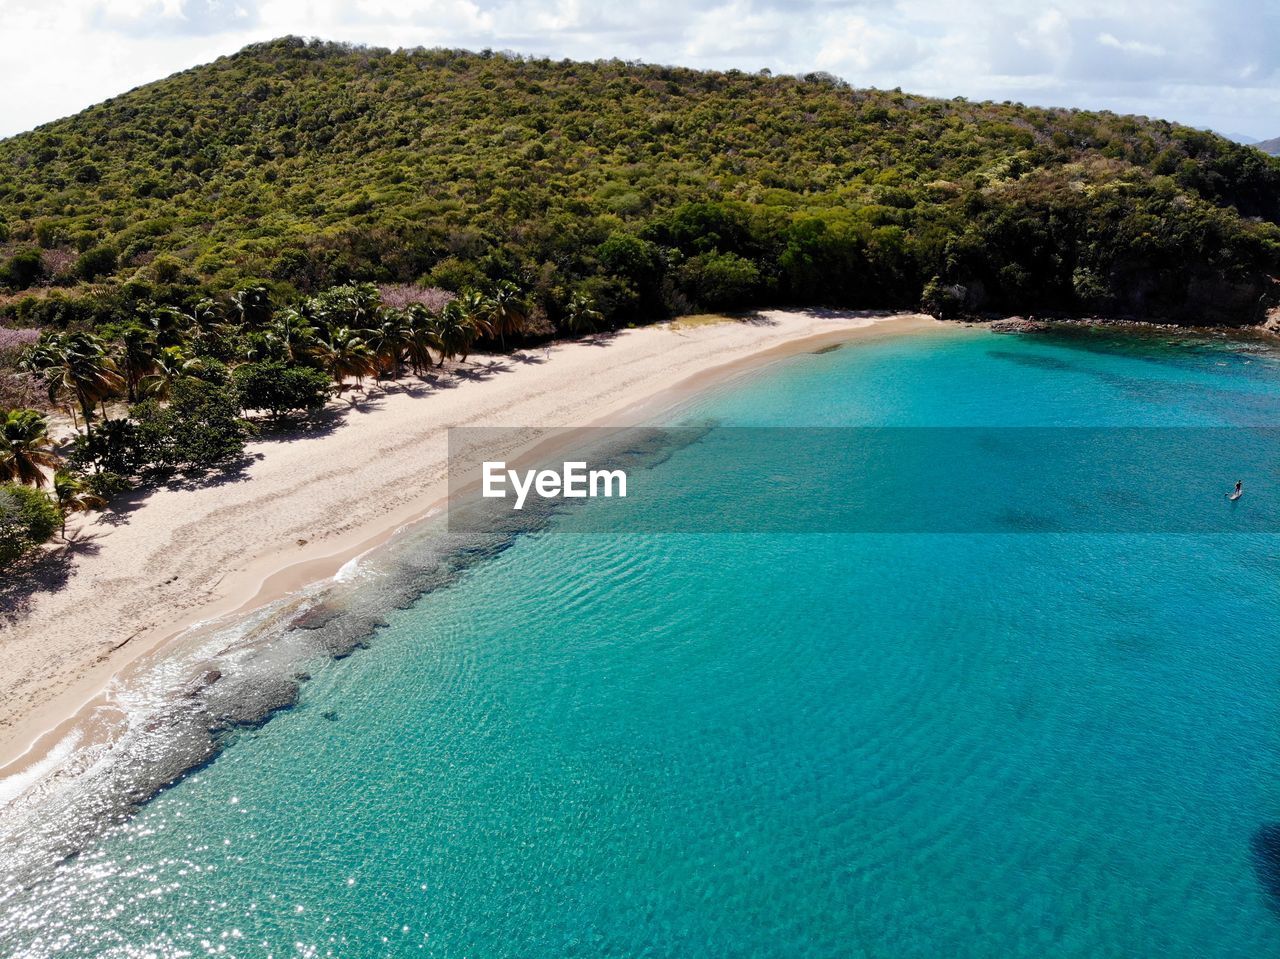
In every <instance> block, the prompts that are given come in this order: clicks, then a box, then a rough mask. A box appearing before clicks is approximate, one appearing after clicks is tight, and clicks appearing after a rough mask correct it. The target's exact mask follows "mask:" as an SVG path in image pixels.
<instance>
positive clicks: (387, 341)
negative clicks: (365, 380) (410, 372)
mask: <svg viewBox="0 0 1280 959" xmlns="http://www.w3.org/2000/svg"><path fill="white" fill-rule="evenodd" d="M407 337H408V331H407V330H406V329H405V318H404V313H403V312H401V311H400V310H382V311H381V312H380V313H379V314H378V317H377V319H376V321H375V322H374V324H373V326H371V327H370V328H369V330H368V331H367V332H366V334H365V342H366V343H368V345H369V351H370V352H371V353H372V354H373V362H374V366H375V367H376V371H377V373H378V374H379V375H383V374H390V375H391V377H392V378H393V379H394V378H395V377H398V376H399V375H400V363H401V360H402V358H403V357H404V346H405V340H406V339H407Z"/></svg>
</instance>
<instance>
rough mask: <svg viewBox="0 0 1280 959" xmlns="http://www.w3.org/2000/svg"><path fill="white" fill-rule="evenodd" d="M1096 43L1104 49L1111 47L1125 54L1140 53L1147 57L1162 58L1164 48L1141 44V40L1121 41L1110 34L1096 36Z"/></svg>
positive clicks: (1151, 44)
mask: <svg viewBox="0 0 1280 959" xmlns="http://www.w3.org/2000/svg"><path fill="white" fill-rule="evenodd" d="M1098 42H1099V43H1101V44H1102V45H1103V46H1104V47H1112V48H1113V49H1116V50H1122V51H1123V52H1125V53H1140V54H1142V55H1144V56H1148V57H1161V56H1164V48H1163V47H1160V46H1158V45H1156V44H1154V43H1143V42H1142V41H1141V40H1121V39H1119V38H1118V37H1116V36H1115V34H1112V33H1100V34H1098Z"/></svg>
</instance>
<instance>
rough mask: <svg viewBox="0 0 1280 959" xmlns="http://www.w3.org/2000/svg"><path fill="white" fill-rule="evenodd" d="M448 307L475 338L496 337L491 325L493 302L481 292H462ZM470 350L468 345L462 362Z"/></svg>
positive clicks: (492, 321) (473, 290)
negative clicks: (456, 314)
mask: <svg viewBox="0 0 1280 959" xmlns="http://www.w3.org/2000/svg"><path fill="white" fill-rule="evenodd" d="M455 304H456V306H455ZM449 306H454V307H455V310H456V311H457V313H458V314H460V316H461V317H462V318H463V320H464V321H465V322H466V323H467V324H468V325H469V326H470V327H471V328H472V329H473V330H474V331H475V335H476V336H494V335H496V328H495V327H494V325H493V323H494V320H493V302H492V301H491V300H490V299H489V298H488V297H487V296H485V295H484V293H483V292H482V291H481V290H475V289H471V290H464V291H463V293H462V295H461V296H459V297H458V298H457V299H456V300H454V301H453V303H450V304H449ZM473 339H474V337H473ZM470 348H471V344H470V343H468V344H467V349H466V350H464V351H463V353H464V355H463V357H462V358H463V360H464V361H465V360H466V356H465V354H466V353H467V352H470Z"/></svg>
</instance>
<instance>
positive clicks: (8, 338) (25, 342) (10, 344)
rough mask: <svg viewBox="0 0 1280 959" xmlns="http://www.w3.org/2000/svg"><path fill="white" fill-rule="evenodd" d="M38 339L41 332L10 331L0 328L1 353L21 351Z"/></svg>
mask: <svg viewBox="0 0 1280 959" xmlns="http://www.w3.org/2000/svg"><path fill="white" fill-rule="evenodd" d="M38 339H40V331H39V330H9V329H5V328H4V327H3V326H0V353H8V352H10V351H16V350H20V349H22V348H23V347H26V346H30V345H31V344H32V343H34V342H35V341H36V340H38Z"/></svg>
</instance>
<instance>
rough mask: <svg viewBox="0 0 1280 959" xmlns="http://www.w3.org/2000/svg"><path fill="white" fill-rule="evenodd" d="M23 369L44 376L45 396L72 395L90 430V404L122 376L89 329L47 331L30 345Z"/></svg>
mask: <svg viewBox="0 0 1280 959" xmlns="http://www.w3.org/2000/svg"><path fill="white" fill-rule="evenodd" d="M21 365H22V366H23V368H24V369H27V370H30V371H31V372H33V373H38V374H40V375H41V376H43V377H44V381H45V383H46V384H47V385H48V387H49V400H50V401H51V402H52V401H55V400H56V399H57V398H58V396H60V395H67V396H69V397H74V399H75V401H76V402H77V403H78V404H79V406H80V412H81V413H82V414H83V415H84V428H85V432H86V433H90V434H91V433H93V404H94V403H96V402H98V401H100V400H103V399H106V398H107V397H108V396H110V395H111V394H112V393H114V392H116V391H117V390H119V389H121V388H122V387H123V386H124V385H125V384H124V377H122V376H121V375H120V373H119V370H118V368H117V367H116V363H115V360H113V359H111V357H109V356H108V355H107V351H106V349H105V348H104V347H103V344H102V340H100V339H99V338H98V337H96V336H94V335H93V334H92V333H83V332H72V333H50V334H46V335H45V336H44V337H43V338H42V339H41V340H40V342H39V343H37V344H36V345H35V346H33V347H32V348H31V351H30V352H29V353H28V354H27V356H26V357H25V359H24V360H23V361H22V364H21Z"/></svg>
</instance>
